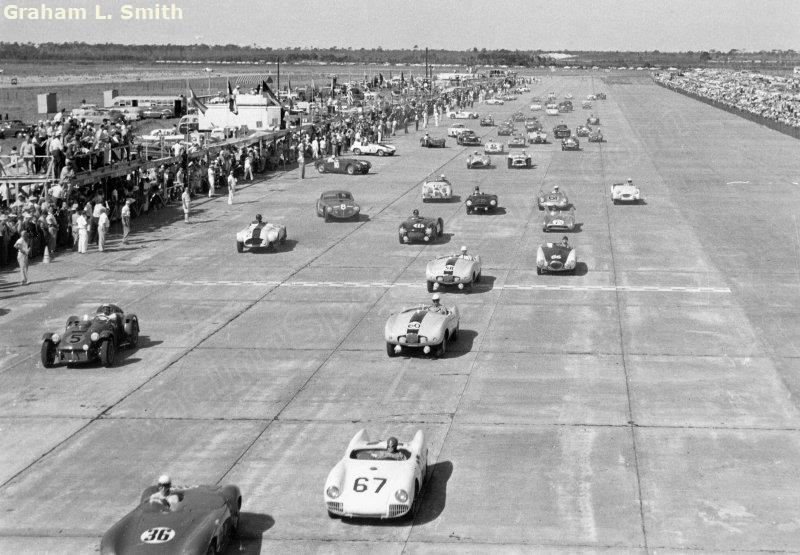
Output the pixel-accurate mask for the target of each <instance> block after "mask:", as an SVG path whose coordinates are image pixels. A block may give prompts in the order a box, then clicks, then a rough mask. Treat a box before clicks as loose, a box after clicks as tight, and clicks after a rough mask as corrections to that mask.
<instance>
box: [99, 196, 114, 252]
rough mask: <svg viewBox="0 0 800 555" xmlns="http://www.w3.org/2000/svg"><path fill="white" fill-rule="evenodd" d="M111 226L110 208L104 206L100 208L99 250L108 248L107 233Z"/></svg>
mask: <svg viewBox="0 0 800 555" xmlns="http://www.w3.org/2000/svg"><path fill="white" fill-rule="evenodd" d="M110 227H111V220H109V219H108V210H106V208H105V207H104V206H103V207H101V208H100V217H99V218H98V220H97V250H99V251H100V252H103V251H104V250H106V233H108V228H110Z"/></svg>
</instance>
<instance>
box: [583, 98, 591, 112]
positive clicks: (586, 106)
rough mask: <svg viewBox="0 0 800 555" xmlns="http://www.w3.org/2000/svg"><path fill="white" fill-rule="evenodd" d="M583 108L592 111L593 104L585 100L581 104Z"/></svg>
mask: <svg viewBox="0 0 800 555" xmlns="http://www.w3.org/2000/svg"><path fill="white" fill-rule="evenodd" d="M581 108H583V109H584V110H591V109H592V103H591V102H590V101H589V100H584V101H583V102H581Z"/></svg>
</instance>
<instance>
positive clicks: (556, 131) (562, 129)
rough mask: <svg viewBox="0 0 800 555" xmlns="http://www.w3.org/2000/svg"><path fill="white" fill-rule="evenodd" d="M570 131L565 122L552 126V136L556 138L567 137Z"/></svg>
mask: <svg viewBox="0 0 800 555" xmlns="http://www.w3.org/2000/svg"><path fill="white" fill-rule="evenodd" d="M571 134H572V132H571V131H570V130H569V127H567V124H566V123H563V122H562V123H559V124H558V125H556V126H555V127H553V137H555V138H556V139H563V138H564V137H569V136H570V135H571Z"/></svg>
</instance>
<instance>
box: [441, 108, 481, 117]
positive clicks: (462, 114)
mask: <svg viewBox="0 0 800 555" xmlns="http://www.w3.org/2000/svg"><path fill="white" fill-rule="evenodd" d="M447 117H449V118H450V119H478V113H477V112H470V111H468V110H454V111H452V112H449V113H448V114H447Z"/></svg>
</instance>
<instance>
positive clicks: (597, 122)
mask: <svg viewBox="0 0 800 555" xmlns="http://www.w3.org/2000/svg"><path fill="white" fill-rule="evenodd" d="M586 125H600V118H599V117H597V116H589V117H588V118H586Z"/></svg>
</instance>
